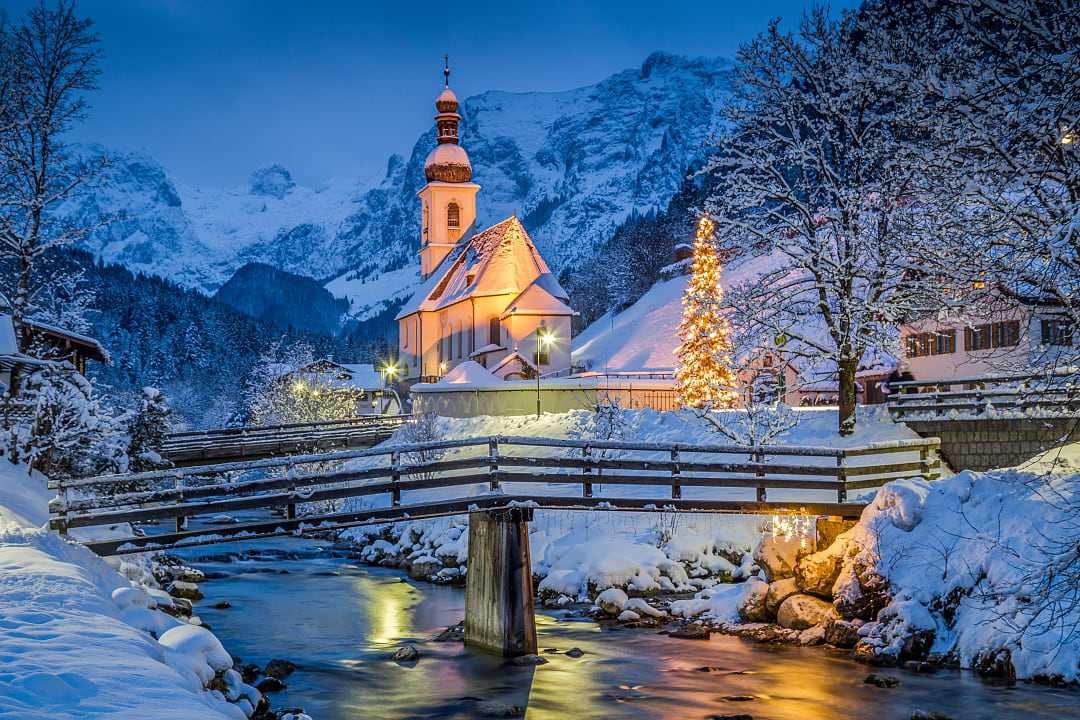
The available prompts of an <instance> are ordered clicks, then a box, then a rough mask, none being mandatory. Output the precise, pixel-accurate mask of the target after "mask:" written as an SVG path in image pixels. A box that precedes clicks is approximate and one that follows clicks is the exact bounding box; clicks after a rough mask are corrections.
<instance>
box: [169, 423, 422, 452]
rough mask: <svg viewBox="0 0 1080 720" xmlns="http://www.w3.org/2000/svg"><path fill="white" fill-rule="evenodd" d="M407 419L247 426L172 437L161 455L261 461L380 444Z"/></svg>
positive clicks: (180, 433)
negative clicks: (268, 456)
mask: <svg viewBox="0 0 1080 720" xmlns="http://www.w3.org/2000/svg"><path fill="white" fill-rule="evenodd" d="M409 417H410V416H408V415H365V416H359V417H354V418H347V419H343V420H322V421H316V422H306V423H286V424H280V425H249V426H244V427H235V428H217V429H214V430H192V431H185V432H179V433H173V434H171V435H169V437H168V438H166V440H165V443H164V447H163V453H164V455H165V457H167V458H168V459H169V460H171V461H173V462H174V463H177V464H189V463H193V462H196V463H197V462H200V461H209V460H213V459H215V458H217V459H222V458H234V457H264V456H267V455H274V454H279V455H281V454H287V453H290V452H292V453H295V452H298V451H303V450H305V449H311V450H315V449H323V450H325V449H328V448H332V447H342V446H348V445H350V444H363V445H368V444H372V443H371V442H370V441H371V440H375V441H382V440H385V439H386V437H387V436H388V435H389V434H390V433H392V432H393V431H394V430H396V429H397V428H399V427H400V426H401V425H403V424H404V423H406V422H408V420H409Z"/></svg>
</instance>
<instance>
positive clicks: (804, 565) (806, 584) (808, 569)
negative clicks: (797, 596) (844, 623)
mask: <svg viewBox="0 0 1080 720" xmlns="http://www.w3.org/2000/svg"><path fill="white" fill-rule="evenodd" d="M846 549H847V544H846V542H844V541H843V539H842V538H841V539H838V540H837V541H836V542H835V543H833V544H832V546H831V547H829V548H827V549H825V550H822V551H821V552H816V553H813V554H811V555H807V556H806V557H804V558H800V559H799V561H798V563H796V565H795V584H796V585H797V586H798V588H799V590H800V592H804V593H809V594H811V595H817V596H818V597H823V598H831V597H832V592H833V585H834V584H835V583H836V579H837V578H838V577H839V576H840V571H841V570H842V569H843V567H844V553H845V551H846Z"/></svg>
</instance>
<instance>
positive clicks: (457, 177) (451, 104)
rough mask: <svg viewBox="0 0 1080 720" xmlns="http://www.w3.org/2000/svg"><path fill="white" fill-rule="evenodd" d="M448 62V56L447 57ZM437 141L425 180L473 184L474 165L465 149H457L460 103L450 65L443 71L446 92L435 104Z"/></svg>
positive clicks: (426, 161) (440, 95) (429, 159)
mask: <svg viewBox="0 0 1080 720" xmlns="http://www.w3.org/2000/svg"><path fill="white" fill-rule="evenodd" d="M444 58H445V56H444ZM435 109H436V110H437V111H438V114H437V115H436V116H435V140H436V142H437V143H438V145H436V146H435V149H434V150H432V151H431V153H430V154H429V155H428V156H427V159H426V160H425V161H424V176H425V177H427V179H428V180H429V181H433V180H437V181H440V182H453V183H461V182H469V181H470V180H472V163H470V162H469V155H468V153H466V152H465V148H463V147H461V146H460V145H458V124H459V123H460V122H461V116H460V115H458V113H457V109H458V99H457V95H455V94H454V91H453V90H451V89H450V61H449V59H447V60H446V65H445V67H444V68H443V91H442V93H440V94H439V97H438V98H437V99H436V100H435Z"/></svg>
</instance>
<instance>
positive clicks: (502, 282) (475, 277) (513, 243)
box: [397, 216, 569, 319]
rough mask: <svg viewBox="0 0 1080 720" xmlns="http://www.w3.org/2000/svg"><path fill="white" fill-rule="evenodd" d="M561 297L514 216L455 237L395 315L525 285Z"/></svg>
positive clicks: (518, 289) (564, 297)
mask: <svg viewBox="0 0 1080 720" xmlns="http://www.w3.org/2000/svg"><path fill="white" fill-rule="evenodd" d="M534 284H535V285H536V286H537V287H540V288H543V289H544V291H545V293H546V294H548V295H551V296H553V297H556V298H559V299H560V300H562V301H564V302H567V301H569V296H568V295H567V294H566V291H565V290H563V289H562V287H560V286H559V283H558V281H557V280H556V279H555V276H554V275H552V274H551V270H550V269H548V266H547V263H545V262H544V258H542V257H541V256H540V253H539V251H538V250H537V249H536V246H535V245H534V244H533V241H532V238H530V237H529V234H528V233H527V232H526V231H525V228H524V226H522V224H521V221H520V220H518V219H517V217H516V216H512V217H508V218H507V219H505V220H503V221H502V222H500V223H498V224H496V225H492V226H491V227H489V228H488V229H487V230H484V231H483V232H479V233H476V234H473V235H471V236H467V237H464V238H462V239H461V240H460V241H458V244H457V245H456V246H455V247H454V249H453V250H451V251H450V254H449V255H447V256H446V257H445V258H444V259H443V261H442V262H441V263H440V264H439V267H438V268H437V269H436V271H435V272H434V273H432V274H431V277H429V278H428V279H427V280H425V281H424V283H423V284H422V285H421V286H420V287H419V288H418V289H417V291H416V292H415V293H414V294H413V296H412V298H411V299H410V300H409V301H408V302H407V303H405V306H404V307H403V308H402V309H401V312H399V313H398V315H397V319H401V318H403V317H405V316H406V315H411V314H413V313H415V312H419V311H421V310H424V311H433V310H439V309H441V308H444V307H447V306H449V305H452V304H454V303H456V302H460V301H462V300H467V299H469V298H470V297H482V296H485V295H508V294H511V293H513V294H515V295H516V296H518V297H521V296H522V295H523V294H524V293H523V291H524V290H526V289H528V288H529V287H530V286H534Z"/></svg>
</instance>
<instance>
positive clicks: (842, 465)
mask: <svg viewBox="0 0 1080 720" xmlns="http://www.w3.org/2000/svg"><path fill="white" fill-rule="evenodd" d="M836 481H837V482H838V483H840V487H839V488H837V489H836V502H838V503H845V502H847V453H845V452H844V451H843V450H841V451H840V454H839V455H837V456H836Z"/></svg>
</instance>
